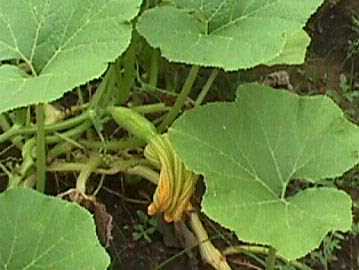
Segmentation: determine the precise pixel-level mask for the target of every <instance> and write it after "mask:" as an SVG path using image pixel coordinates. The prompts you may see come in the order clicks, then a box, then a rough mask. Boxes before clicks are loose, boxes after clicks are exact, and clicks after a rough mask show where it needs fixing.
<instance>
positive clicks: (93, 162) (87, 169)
mask: <svg viewBox="0 0 359 270" xmlns="http://www.w3.org/2000/svg"><path fill="white" fill-rule="evenodd" d="M101 163H102V159H101V157H100V156H98V155H91V156H90V158H89V160H88V162H87V163H86V166H84V167H83V168H82V170H81V171H80V174H79V176H78V178H77V180H76V190H77V191H79V192H80V193H82V194H86V184H87V181H88V179H89V177H90V175H91V174H92V173H93V172H94V171H95V170H96V168H97V167H98V166H99V165H100V164H101Z"/></svg>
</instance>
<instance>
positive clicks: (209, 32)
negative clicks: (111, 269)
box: [0, 0, 359, 269]
mask: <svg viewBox="0 0 359 270" xmlns="http://www.w3.org/2000/svg"><path fill="white" fill-rule="evenodd" d="M322 2H323V0H303V1H295V0H242V1H237V0H207V1H199V0H198V1H197V0H166V1H149V0H148V1H143V3H142V1H141V0H112V1H109V0H96V1H95V0H85V1H84V0H81V1H80V0H71V1H69V0H65V1H56V0H46V1H45V0H36V1H30V2H29V1H25V0H13V1H5V0H0V60H1V61H2V64H1V66H0V113H1V115H0V126H1V128H2V130H3V133H2V134H0V143H4V142H6V141H10V142H11V143H12V144H14V145H15V146H16V147H17V148H18V149H19V150H20V151H21V153H22V162H21V163H20V164H18V165H17V166H5V165H4V164H0V165H1V168H2V170H3V171H4V172H5V173H6V174H7V176H8V188H7V191H5V192H4V193H2V194H0V214H1V215H2V217H3V219H4V218H5V217H6V218H7V219H8V222H2V223H1V224H0V267H1V268H4V269H39V268H49V269H50V268H56V269H69V267H71V268H76V269H106V267H108V265H109V263H110V259H109V257H108V255H107V254H106V253H105V252H104V249H103V248H102V247H100V245H99V242H98V240H97V239H96V237H95V230H94V224H93V221H92V218H91V215H89V214H88V213H87V212H86V210H84V209H82V208H80V207H79V206H77V205H75V204H72V203H70V202H65V201H62V200H60V199H58V198H53V197H50V196H47V195H44V194H40V193H39V192H35V191H32V190H30V189H29V187H33V186H36V188H37V190H38V191H40V192H44V190H45V187H46V182H47V180H46V174H47V172H72V173H73V172H76V173H77V174H78V177H77V179H76V186H75V188H74V189H71V190H69V191H67V192H66V194H69V195H71V196H70V199H72V200H73V201H75V202H83V201H84V200H89V201H92V202H94V203H95V202H96V199H95V198H94V196H91V194H90V191H89V190H90V189H89V183H88V182H89V177H90V176H91V175H92V174H94V173H96V174H102V175H110V174H117V173H119V172H122V173H125V174H129V175H139V176H142V177H143V178H145V179H147V180H150V181H152V182H153V183H155V184H158V187H157V189H156V192H155V194H154V196H153V203H152V204H150V206H149V208H148V213H149V214H150V215H155V214H159V213H163V214H164V219H165V220H166V221H167V222H181V221H183V220H185V219H189V220H190V222H189V223H190V225H191V229H192V231H193V233H194V234H195V235H196V237H197V238H198V241H199V247H200V251H201V254H202V257H203V259H204V260H206V261H207V262H208V263H210V264H212V266H213V267H215V268H216V269H230V267H229V265H228V264H227V262H226V260H225V258H224V257H223V255H221V254H220V252H219V251H218V250H217V249H216V248H215V247H214V246H213V245H212V244H211V243H210V241H208V235H207V233H206V231H205V230H204V228H203V226H202V224H201V223H200V220H199V219H198V215H197V213H196V211H197V210H196V209H194V207H193V206H192V204H191V202H190V198H191V196H192V194H193V192H194V189H195V185H196V182H197V180H198V178H199V175H202V176H204V178H205V182H206V186H207V191H206V194H205V196H204V201H203V211H204V212H205V213H206V214H207V215H208V216H210V217H211V218H212V219H214V220H216V221H218V222H219V223H221V224H222V225H223V226H225V227H227V228H229V229H231V230H233V231H234V232H235V233H236V234H237V236H238V238H239V239H241V240H242V241H244V242H246V243H248V250H251V248H252V250H254V249H255V248H256V247H257V246H252V245H261V247H268V249H266V251H268V254H269V255H268V258H269V259H268V264H267V269H273V263H274V261H275V258H276V257H280V258H282V259H285V260H290V261H295V260H296V259H298V258H301V257H303V256H304V255H306V254H307V253H309V252H310V251H311V250H313V249H315V248H317V247H318V246H319V245H320V243H321V241H322V240H323V238H324V236H325V235H326V234H327V233H328V232H330V231H335V230H340V231H348V230H349V229H350V227H351V223H352V213H351V204H352V203H351V199H350V197H349V196H348V195H347V194H346V193H345V192H343V191H339V190H337V189H335V188H329V187H324V186H319V185H318V184H317V182H318V181H319V180H323V179H333V178H334V177H338V176H340V175H342V174H343V173H344V172H345V171H347V170H349V169H350V168H352V167H354V166H355V165H356V164H358V163H359V154H358V151H359V128H358V127H357V126H356V125H354V124H353V123H351V122H349V121H348V120H346V119H345V118H344V116H343V113H342V111H341V110H340V109H339V108H338V106H337V105H335V104H334V102H333V101H331V100H330V99H329V98H327V97H323V96H314V97H300V96H297V95H295V94H292V93H289V92H287V91H283V90H274V89H272V88H270V87H265V86H261V85H257V84H245V85H241V86H240V87H239V89H238V93H237V98H236V100H235V101H234V102H222V103H221V102H217V103H213V104H209V105H201V103H202V102H203V100H204V98H205V96H206V94H207V93H208V91H209V89H210V87H211V84H212V83H213V81H214V80H215V78H216V76H217V75H218V69H223V70H225V71H237V70H240V69H248V68H252V67H254V66H257V65H261V64H262V65H263V64H264V65H275V64H300V63H302V62H303V61H304V56H305V52H306V48H307V46H308V44H309V42H310V39H309V37H308V35H307V34H306V32H305V31H304V30H303V27H304V25H305V23H306V21H307V20H308V18H309V17H310V16H311V15H312V14H313V13H314V12H315V11H316V10H317V8H318V7H319V6H320V5H321V4H322ZM138 14H140V15H138ZM20 18H21V19H20ZM142 37H143V38H144V39H143V38H142ZM178 40H179V41H180V42H177V41H178ZM145 42H147V43H148V44H145ZM148 45H149V46H151V47H153V49H152V50H151V49H149V46H148ZM146 46H147V47H146ZM143 48H147V49H146V50H147V51H146V50H144V51H145V53H147V54H148V52H150V55H146V57H144V59H151V60H150V63H146V65H144V66H143V67H142V68H143V69H144V71H143V70H142V69H139V68H138V66H139V65H141V61H143V59H140V51H141V50H142V49H143ZM161 56H162V57H164V58H166V59H167V60H168V61H172V62H179V63H184V64H188V65H191V68H190V71H189V74H188V77H187V79H186V80H185V82H184V84H183V87H182V89H181V92H180V93H179V95H178V97H177V99H176V102H175V104H174V105H173V106H167V105H165V104H163V103H158V104H149V105H142V106H135V107H132V108H125V107H124V105H125V104H124V103H125V101H126V100H127V99H129V97H130V96H131V90H132V89H133V88H135V87H137V88H138V87H139V88H141V89H142V90H143V88H150V89H155V90H156V89H158V88H157V87H158V77H159V73H160V71H161V68H160V66H159V63H160V57H161ZM109 63H111V64H110V65H109ZM108 66H109V68H108V69H107V67H108ZM200 67H210V68H212V73H211V74H210V76H209V78H208V81H207V83H206V84H205V85H204V86H203V89H202V91H201V92H200V94H199V96H198V97H197V99H196V102H195V108H194V109H193V110H191V111H190V112H185V113H184V114H183V115H182V116H180V117H178V115H179V113H180V112H181V110H182V107H183V105H184V104H185V101H186V99H187V97H188V95H189V94H190V92H191V90H192V87H193V84H194V82H195V80H196V77H197V75H198V73H199V72H200ZM106 69H107V71H106ZM105 71H106V72H105ZM104 72H105V73H104ZM103 73H104V76H103V78H102V80H101V82H100V83H99V85H98V87H97V90H96V93H95V94H94V95H90V98H89V100H88V102H84V101H83V100H84V97H83V96H82V95H81V90H79V89H77V90H78V93H79V94H78V100H79V102H80V105H79V106H75V107H74V111H75V113H74V114H71V113H70V115H69V116H67V115H64V113H63V112H61V111H60V110H58V109H56V108H55V107H54V106H52V104H50V103H51V102H54V101H56V100H58V99H60V98H61V97H62V96H63V95H64V94H65V93H66V92H69V91H72V90H73V89H74V88H76V87H80V86H81V85H83V84H85V83H87V82H89V81H91V80H93V79H97V78H99V77H101V75H103ZM147 79H148V82H147V81H146V80H147ZM120 105H123V106H120ZM127 105H128V106H130V104H127ZM32 108H34V109H35V112H36V115H35V117H33V110H32ZM153 112H156V113H160V114H162V115H163V117H161V118H158V119H156V121H157V122H156V123H158V125H157V126H155V125H154V124H153V123H152V122H150V121H149V120H147V119H146V118H145V117H144V116H143V115H144V114H146V113H153ZM34 118H35V119H34ZM110 120H114V121H115V122H116V123H117V124H118V125H119V126H120V127H122V128H124V129H126V130H127V131H128V132H129V133H130V134H132V135H133V136H132V137H128V138H127V137H121V138H119V139H109V138H107V137H106V136H104V135H103V129H104V125H105V124H106V123H107V122H108V121H110ZM173 122H174V124H173ZM139 148H141V149H143V157H140V158H139V157H138V156H135V155H133V156H132V155H131V154H128V153H130V151H128V150H131V149H137V150H138V149H139ZM71 151H76V153H77V155H74V156H72V157H69V156H66V153H68V152H71ZM124 153H126V154H124ZM64 157H66V158H64ZM298 180H300V181H309V182H311V183H312V185H313V187H311V188H308V189H305V190H298V191H297V193H296V194H290V192H289V190H290V187H291V185H293V183H294V184H295V182H296V181H298ZM23 187H27V189H24V188H23ZM24 221H26V222H24ZM34 243H35V246H34V249H29V248H28V247H29V245H33V244H34ZM85 251H86V252H85ZM89 254H90V255H89ZM59 258H60V259H59ZM70 265H71V266H70Z"/></svg>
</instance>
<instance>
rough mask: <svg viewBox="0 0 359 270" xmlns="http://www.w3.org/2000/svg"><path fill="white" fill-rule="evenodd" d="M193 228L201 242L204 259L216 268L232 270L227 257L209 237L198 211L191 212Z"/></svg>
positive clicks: (200, 246) (200, 247)
mask: <svg viewBox="0 0 359 270" xmlns="http://www.w3.org/2000/svg"><path fill="white" fill-rule="evenodd" d="M190 223H191V228H192V231H193V232H194V234H195V235H196V237H197V239H198V242H199V249H200V253H201V257H202V260H203V261H205V262H207V263H208V264H210V265H211V266H212V267H213V268H214V269H216V270H230V269H231V267H230V266H229V265H228V263H227V261H226V258H225V257H224V256H223V255H222V254H221V253H220V252H219V250H218V249H217V248H216V247H215V246H214V245H213V244H212V242H211V241H210V240H209V239H208V234H207V232H206V229H205V228H204V227H203V225H202V223H201V220H200V219H199V216H198V214H197V213H196V212H192V213H191V214H190Z"/></svg>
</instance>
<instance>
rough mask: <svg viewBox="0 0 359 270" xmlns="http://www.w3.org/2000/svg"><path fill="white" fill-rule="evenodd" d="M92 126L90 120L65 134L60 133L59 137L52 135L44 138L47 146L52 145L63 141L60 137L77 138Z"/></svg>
mask: <svg viewBox="0 0 359 270" xmlns="http://www.w3.org/2000/svg"><path fill="white" fill-rule="evenodd" d="M91 126H92V123H91V121H90V120H88V121H85V122H83V123H82V124H81V125H79V126H77V127H74V128H72V129H70V130H68V131H66V132H63V133H61V135H52V136H47V137H46V142H47V143H48V144H52V143H58V142H61V141H63V138H62V137H68V138H71V137H75V136H78V135H80V134H82V133H84V132H85V131H87V130H88V129H89V128H90V127H91Z"/></svg>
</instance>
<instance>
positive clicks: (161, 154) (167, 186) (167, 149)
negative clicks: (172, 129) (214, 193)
mask: <svg viewBox="0 0 359 270" xmlns="http://www.w3.org/2000/svg"><path fill="white" fill-rule="evenodd" d="M145 156H146V158H147V159H148V160H149V161H151V162H152V163H153V164H154V165H155V166H157V167H159V168H160V180H159V183H158V186H157V189H156V191H155V194H154V196H153V202H152V203H151V204H150V206H149V207H148V214H149V215H155V214H158V213H164V219H165V220H166V221H167V222H176V221H179V220H180V219H181V218H182V216H183V214H184V213H185V212H187V211H190V210H191V209H192V205H191V203H190V198H191V196H192V194H193V192H194V189H195V185H196V182H197V179H198V176H197V175H195V174H193V173H192V172H191V171H189V170H187V169H186V167H185V165H184V164H183V162H182V161H181V160H180V158H179V157H178V155H177V154H176V153H175V151H174V149H173V146H172V144H171V142H170V141H169V139H168V136H167V134H164V135H158V136H156V137H155V138H153V139H152V141H151V143H150V144H149V145H147V147H146V149H145Z"/></svg>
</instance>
